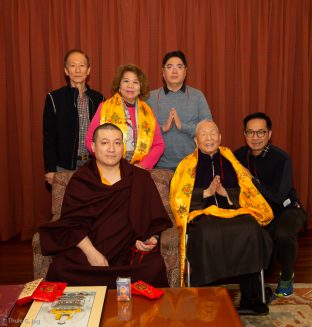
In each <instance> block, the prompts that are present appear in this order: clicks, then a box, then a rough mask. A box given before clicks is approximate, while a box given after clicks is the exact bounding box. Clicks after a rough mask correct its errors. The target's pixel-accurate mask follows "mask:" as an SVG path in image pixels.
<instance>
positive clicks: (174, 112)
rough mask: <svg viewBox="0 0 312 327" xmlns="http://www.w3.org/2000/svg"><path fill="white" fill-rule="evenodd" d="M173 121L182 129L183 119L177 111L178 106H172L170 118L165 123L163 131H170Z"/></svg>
mask: <svg viewBox="0 0 312 327" xmlns="http://www.w3.org/2000/svg"><path fill="white" fill-rule="evenodd" d="M172 122H174V123H175V125H176V126H177V129H179V130H180V129H181V127H182V123H181V120H180V117H179V115H178V113H177V110H176V108H171V110H170V112H169V116H168V119H167V121H166V122H165V124H164V125H163V128H162V130H163V132H164V133H166V132H168V131H169V129H170V128H171V127H172Z"/></svg>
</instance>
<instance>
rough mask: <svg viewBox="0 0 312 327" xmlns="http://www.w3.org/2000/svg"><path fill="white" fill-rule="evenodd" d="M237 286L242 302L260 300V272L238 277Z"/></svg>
mask: <svg viewBox="0 0 312 327" xmlns="http://www.w3.org/2000/svg"><path fill="white" fill-rule="evenodd" d="M239 285H240V291H241V299H242V300H244V301H250V300H252V299H261V282H260V272H257V273H253V274H246V275H241V276H239Z"/></svg>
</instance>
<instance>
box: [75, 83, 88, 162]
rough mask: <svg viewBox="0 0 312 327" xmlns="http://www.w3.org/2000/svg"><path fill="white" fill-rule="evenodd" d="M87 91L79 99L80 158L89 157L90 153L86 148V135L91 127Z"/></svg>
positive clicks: (78, 153)
mask: <svg viewBox="0 0 312 327" xmlns="http://www.w3.org/2000/svg"><path fill="white" fill-rule="evenodd" d="M85 91H86V89H85V90H84V93H83V95H82V96H80V94H79V95H78V98H77V109H78V117H79V143H78V151H77V155H78V156H84V155H88V154H89V152H88V150H87V148H86V146H85V139H86V134H87V131H88V128H89V125H90V119H89V98H88V97H87V95H86V94H85Z"/></svg>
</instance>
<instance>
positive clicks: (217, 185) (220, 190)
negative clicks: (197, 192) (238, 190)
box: [203, 175, 228, 198]
mask: <svg viewBox="0 0 312 327" xmlns="http://www.w3.org/2000/svg"><path fill="white" fill-rule="evenodd" d="M216 193H217V194H219V195H222V196H225V197H227V196H228V194H227V191H226V189H225V188H224V187H223V186H222V184H221V180H220V176H219V175H216V176H215V177H214V179H213V180H212V182H211V183H210V185H209V187H208V188H206V189H205V190H204V192H203V197H204V198H208V197H210V196H213V195H215V194H216Z"/></svg>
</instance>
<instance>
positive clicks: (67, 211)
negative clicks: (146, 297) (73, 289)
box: [39, 124, 172, 288]
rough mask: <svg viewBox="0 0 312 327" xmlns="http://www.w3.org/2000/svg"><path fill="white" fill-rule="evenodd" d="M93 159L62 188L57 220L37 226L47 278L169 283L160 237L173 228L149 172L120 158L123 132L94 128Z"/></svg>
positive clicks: (111, 284)
mask: <svg viewBox="0 0 312 327" xmlns="http://www.w3.org/2000/svg"><path fill="white" fill-rule="evenodd" d="M92 146H93V149H94V152H95V156H96V158H95V159H91V160H90V161H89V162H87V163H86V164H85V165H84V166H83V167H81V168H80V169H79V170H78V171H77V172H76V173H75V174H74V175H73V177H72V178H71V179H70V181H69V183H68V186H67V188H66V192H65V196H64V201H63V206H62V214H61V218H60V220H58V221H56V222H52V223H48V224H45V225H43V226H41V227H40V228H39V232H40V242H41V249H42V253H43V254H44V255H53V260H52V263H51V265H50V267H49V270H48V274H47V277H46V279H47V280H49V281H62V282H67V283H68V284H69V285H107V286H108V287H109V288H116V278H117V277H118V276H121V277H131V282H135V281H137V280H144V281H145V282H147V283H149V284H151V285H153V286H156V287H168V280H167V275H166V267H165V263H164V260H163V258H162V256H161V254H160V251H159V246H158V243H159V236H160V233H161V232H162V231H164V230H165V229H167V228H169V227H171V226H172V223H171V221H170V218H169V216H168V214H167V212H166V210H165V208H164V206H163V204H162V201H161V198H160V195H159V193H158V191H157V188H156V186H155V184H154V181H153V180H152V178H151V176H150V173H149V172H148V171H146V170H144V169H141V168H138V167H135V166H133V165H130V164H129V163H128V162H127V161H126V160H124V159H122V154H123V141H122V132H121V131H120V130H119V128H118V127H116V126H115V125H112V124H104V125H101V126H99V127H98V128H97V129H96V131H95V132H94V142H93V144H92Z"/></svg>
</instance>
